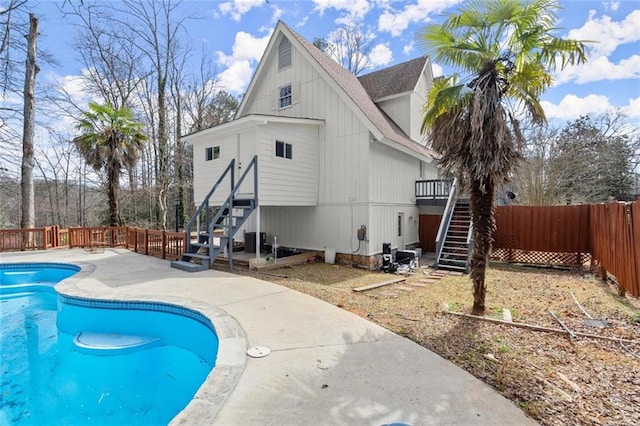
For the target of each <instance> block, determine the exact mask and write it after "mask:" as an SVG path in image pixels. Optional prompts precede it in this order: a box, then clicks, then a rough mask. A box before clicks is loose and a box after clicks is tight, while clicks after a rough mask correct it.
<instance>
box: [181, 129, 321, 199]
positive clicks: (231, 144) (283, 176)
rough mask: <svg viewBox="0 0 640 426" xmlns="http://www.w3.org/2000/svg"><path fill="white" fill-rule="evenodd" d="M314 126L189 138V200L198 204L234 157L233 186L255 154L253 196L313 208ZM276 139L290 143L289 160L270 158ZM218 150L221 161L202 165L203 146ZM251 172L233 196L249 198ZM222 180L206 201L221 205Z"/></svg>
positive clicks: (227, 186) (225, 183)
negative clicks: (191, 173)
mask: <svg viewBox="0 0 640 426" xmlns="http://www.w3.org/2000/svg"><path fill="white" fill-rule="evenodd" d="M318 133H319V126H318V125H304V124H282V123H280V124H277V123H270V124H266V125H265V124H263V125H258V126H256V127H255V128H251V129H245V130H242V131H239V132H237V133H231V134H226V135H224V136H215V132H214V133H207V135H206V136H205V135H202V136H201V135H194V136H193V137H192V138H191V139H190V141H191V142H192V144H193V149H194V199H195V202H196V203H197V204H200V203H201V202H202V200H203V199H204V197H205V196H206V195H207V193H208V192H209V190H210V189H211V188H212V187H213V185H214V184H215V182H216V181H217V180H218V178H219V177H220V175H221V174H222V173H223V171H224V169H225V168H226V167H227V166H228V165H229V162H230V161H231V160H232V159H234V158H235V159H236V168H235V179H236V182H237V181H238V179H239V178H240V176H241V175H242V173H243V172H244V170H245V169H246V167H247V166H248V164H249V163H250V161H251V159H252V158H253V157H254V155H258V196H259V200H260V204H262V205H289V206H295V205H302V206H304V205H316V204H317V203H318ZM276 140H278V141H281V142H284V143H288V144H291V146H292V147H293V158H291V159H287V158H281V157H277V156H276V154H275V145H276ZM215 146H219V147H220V158H218V159H214V160H210V161H206V160H205V152H206V148H207V147H215ZM253 184H254V183H253V174H252V172H249V174H248V175H247V177H246V178H245V181H244V182H243V184H242V187H241V188H240V190H239V192H238V197H239V198H242V197H243V196H244V197H250V196H253V189H254V187H253ZM230 187H231V185H230V180H229V178H226V179H225V180H224V181H223V183H222V185H221V186H220V188H219V189H218V190H216V192H215V193H214V195H213V196H212V198H211V199H210V201H209V204H210V205H211V206H216V205H221V204H222V203H223V202H224V201H225V200H226V198H227V197H228V196H229V191H230Z"/></svg>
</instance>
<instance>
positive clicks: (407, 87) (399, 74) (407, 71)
mask: <svg viewBox="0 0 640 426" xmlns="http://www.w3.org/2000/svg"><path fill="white" fill-rule="evenodd" d="M426 65H427V58H426V56H422V57H419V58H415V59H412V60H410V61H407V62H403V63H401V64H397V65H394V66H392V67H389V68H384V69H381V70H379V71H374V72H372V73H369V74H365V75H362V76H360V77H358V80H360V84H362V86H363V87H364V89H365V90H366V91H367V93H368V94H369V96H370V97H371V99H373V100H374V101H376V100H378V99H381V98H386V97H388V96H393V95H399V94H401V93H407V92H412V91H413V90H415V88H416V85H417V84H418V80H420V76H421V75H422V74H423V73H424V68H425V66H426Z"/></svg>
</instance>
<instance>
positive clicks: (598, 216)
mask: <svg viewBox="0 0 640 426" xmlns="http://www.w3.org/2000/svg"><path fill="white" fill-rule="evenodd" d="M590 207H591V211H590V213H591V226H590V229H589V232H590V237H591V253H592V255H593V258H594V260H595V262H596V263H597V264H599V266H600V267H601V268H603V269H604V270H605V271H607V272H609V273H610V274H612V275H614V276H615V277H616V279H617V280H618V284H619V285H621V286H623V287H624V288H625V289H626V290H627V291H628V292H629V293H631V294H632V295H633V296H635V297H640V201H636V202H634V203H610V204H594V205H591V206H590Z"/></svg>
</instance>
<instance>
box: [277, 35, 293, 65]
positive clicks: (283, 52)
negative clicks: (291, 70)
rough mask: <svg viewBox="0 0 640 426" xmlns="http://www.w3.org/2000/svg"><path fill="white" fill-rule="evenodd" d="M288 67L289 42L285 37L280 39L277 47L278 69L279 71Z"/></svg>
mask: <svg viewBox="0 0 640 426" xmlns="http://www.w3.org/2000/svg"><path fill="white" fill-rule="evenodd" d="M289 65H291V42H290V41H289V40H288V39H287V38H286V37H282V40H280V44H279V45H278V69H279V70H281V69H283V68H286V67H288V66H289Z"/></svg>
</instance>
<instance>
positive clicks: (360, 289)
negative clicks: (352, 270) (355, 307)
mask: <svg viewBox="0 0 640 426" xmlns="http://www.w3.org/2000/svg"><path fill="white" fill-rule="evenodd" d="M405 279H406V278H396V279H394V280H389V281H383V282H381V283H376V284H369V285H365V286H363V287H356V288H354V289H353V291H358V292H360V291H367V290H372V289H374V288H378V287H384V286H386V285H389V284H395V283H400V282H402V281H404V280H405Z"/></svg>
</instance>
